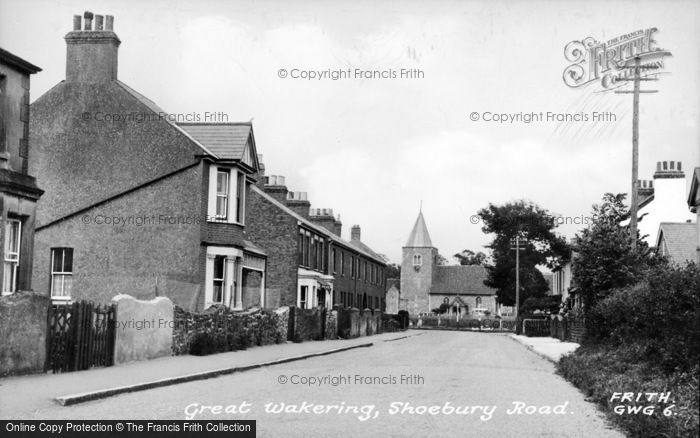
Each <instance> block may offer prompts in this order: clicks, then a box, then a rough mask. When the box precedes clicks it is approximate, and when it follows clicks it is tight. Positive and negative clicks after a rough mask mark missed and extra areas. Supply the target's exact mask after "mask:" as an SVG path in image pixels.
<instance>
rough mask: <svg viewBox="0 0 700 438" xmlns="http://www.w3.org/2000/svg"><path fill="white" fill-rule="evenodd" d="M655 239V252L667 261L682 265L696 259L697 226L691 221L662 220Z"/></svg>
mask: <svg viewBox="0 0 700 438" xmlns="http://www.w3.org/2000/svg"><path fill="white" fill-rule="evenodd" d="M658 236H659V237H658V238H657V241H656V253H657V254H659V255H662V256H665V257H667V258H668V260H669V262H671V263H673V264H676V265H684V264H685V263H687V262H694V261H696V260H697V244H698V227H697V224H694V223H691V222H684V223H670V222H662V223H661V225H660V226H659V233H658Z"/></svg>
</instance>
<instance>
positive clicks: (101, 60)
mask: <svg viewBox="0 0 700 438" xmlns="http://www.w3.org/2000/svg"><path fill="white" fill-rule="evenodd" d="M93 19H94V24H95V26H94V27H95V29H94V30H93ZM65 40H66V44H67V46H68V47H67V54H66V81H67V82H82V83H89V84H95V83H103V82H109V81H113V80H115V79H117V59H118V49H119V45H120V44H121V41H120V40H119V37H117V34H116V33H114V17H113V16H111V15H107V16H102V15H95V14H93V13H92V12H89V11H86V12H85V13H84V14H83V16H82V17H81V16H80V15H74V16H73V30H72V31H71V32H68V34H67V35H66V36H65Z"/></svg>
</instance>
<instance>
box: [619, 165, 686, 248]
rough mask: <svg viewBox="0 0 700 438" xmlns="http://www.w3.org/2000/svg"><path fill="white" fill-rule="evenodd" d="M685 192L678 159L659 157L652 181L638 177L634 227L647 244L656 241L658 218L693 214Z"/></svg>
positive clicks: (675, 219)
mask: <svg viewBox="0 0 700 438" xmlns="http://www.w3.org/2000/svg"><path fill="white" fill-rule="evenodd" d="M685 193H686V192H685V174H684V173H683V170H682V168H681V162H680V161H677V162H676V161H659V162H657V163H656V172H655V173H654V180H653V182H652V181H639V184H638V194H639V210H638V213H637V214H638V217H639V223H638V229H639V233H640V235H641V236H643V237H644V241H645V242H647V244H649V246H654V245H655V244H656V242H657V240H658V232H659V225H660V224H661V222H680V223H682V222H686V221H688V220H693V219H694V218H695V216H694V215H693V214H691V213H690V212H689V211H688V205H687V204H686V197H685ZM624 223H625V224H626V223H629V222H628V221H625V222H624Z"/></svg>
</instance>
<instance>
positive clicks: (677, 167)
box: [676, 161, 681, 170]
mask: <svg viewBox="0 0 700 438" xmlns="http://www.w3.org/2000/svg"><path fill="white" fill-rule="evenodd" d="M676 170H681V162H680V161H679V162H677V163H676Z"/></svg>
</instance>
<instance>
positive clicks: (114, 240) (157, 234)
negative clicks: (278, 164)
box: [29, 12, 266, 310]
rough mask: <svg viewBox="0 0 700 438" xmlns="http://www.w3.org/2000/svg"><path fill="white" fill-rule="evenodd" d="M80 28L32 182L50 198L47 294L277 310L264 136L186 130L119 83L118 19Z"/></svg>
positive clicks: (44, 123) (44, 253) (43, 236)
mask: <svg viewBox="0 0 700 438" xmlns="http://www.w3.org/2000/svg"><path fill="white" fill-rule="evenodd" d="M83 19H84V20H83ZM73 23H74V24H73V30H72V31H71V32H69V33H68V34H67V35H66V37H65V39H66V43H67V58H66V79H65V80H63V81H61V82H60V83H59V84H57V85H56V86H54V87H53V88H52V89H50V90H49V91H48V92H46V93H45V94H44V95H43V96H41V97H40V98H39V99H38V100H37V101H36V102H34V103H33V104H32V107H31V110H32V113H33V114H34V115H35V117H34V119H33V123H32V126H31V128H30V139H31V141H33V142H34V143H33V147H32V149H31V150H30V154H29V155H30V159H29V173H30V174H33V175H37V184H38V186H39V187H42V188H45V189H46V191H45V194H44V196H43V197H42V199H41V201H40V202H39V203H38V205H37V213H36V237H35V239H36V243H35V251H34V270H33V274H34V275H33V278H34V289H35V290H36V291H37V292H44V293H46V294H49V295H50V296H51V297H52V298H53V299H54V300H55V301H58V302H61V301H64V302H65V301H71V300H79V299H88V300H93V301H96V302H107V301H109V300H110V299H111V298H112V297H113V296H114V295H116V294H119V293H126V294H129V295H132V296H134V297H136V298H140V299H150V298H153V297H155V296H168V297H169V298H171V299H172V300H173V301H174V302H175V303H176V304H178V305H180V306H182V307H184V308H187V309H193V310H197V309H200V310H201V309H203V308H206V307H208V306H210V305H211V304H217V303H220V304H225V305H227V306H229V307H231V308H235V309H244V308H247V307H251V306H256V305H264V304H265V303H264V301H263V300H264V293H263V292H264V287H265V278H264V277H265V270H266V255H265V253H264V252H263V251H262V250H261V249H260V248H258V247H257V246H256V245H254V244H253V243H252V242H251V241H250V240H249V239H248V237H247V236H246V228H247V224H248V222H249V219H250V214H249V212H248V211H247V209H246V200H247V198H248V193H249V190H250V186H251V185H252V184H254V183H255V178H254V177H255V175H256V173H258V171H259V163H258V157H257V152H256V145H255V136H254V134H253V127H252V125H251V124H249V123H243V124H183V125H178V124H176V123H174V122H173V121H172V120H171V118H169V117H167V116H166V113H165V112H164V111H163V110H162V109H160V108H159V107H158V106H157V105H155V104H154V103H153V102H152V101H150V100H149V99H148V98H146V97H144V96H143V95H141V94H139V93H138V92H136V91H134V90H133V89H132V88H130V87H129V86H128V85H126V84H124V83H123V82H121V81H119V79H118V78H117V64H118V62H117V53H118V48H119V46H120V44H121V41H120V40H119V38H118V36H117V34H116V33H114V31H113V25H114V20H113V17H111V16H104V17H103V16H100V15H94V16H93V14H92V13H87V12H86V13H85V14H84V16H83V17H81V16H75V17H74V21H73ZM93 23H94V29H93ZM107 116H109V117H107ZM117 116H119V117H117Z"/></svg>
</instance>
